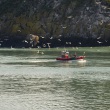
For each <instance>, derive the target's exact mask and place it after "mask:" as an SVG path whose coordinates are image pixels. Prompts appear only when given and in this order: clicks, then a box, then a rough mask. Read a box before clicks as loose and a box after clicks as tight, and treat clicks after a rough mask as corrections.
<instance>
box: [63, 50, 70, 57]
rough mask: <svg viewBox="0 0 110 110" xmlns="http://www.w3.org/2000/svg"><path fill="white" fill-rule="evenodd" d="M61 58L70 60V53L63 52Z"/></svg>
mask: <svg viewBox="0 0 110 110" xmlns="http://www.w3.org/2000/svg"><path fill="white" fill-rule="evenodd" d="M61 57H62V58H69V52H68V51H62V52H61Z"/></svg>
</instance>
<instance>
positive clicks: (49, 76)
mask: <svg viewBox="0 0 110 110" xmlns="http://www.w3.org/2000/svg"><path fill="white" fill-rule="evenodd" d="M67 49H68V50H69V51H70V53H71V54H74V52H77V54H78V55H82V54H83V53H84V52H85V56H86V59H85V60H86V62H78V61H69V62H60V61H56V60H55V58H56V57H57V56H59V55H60V51H61V50H64V48H54V49H0V110H109V109H110V47H94V48H67Z"/></svg>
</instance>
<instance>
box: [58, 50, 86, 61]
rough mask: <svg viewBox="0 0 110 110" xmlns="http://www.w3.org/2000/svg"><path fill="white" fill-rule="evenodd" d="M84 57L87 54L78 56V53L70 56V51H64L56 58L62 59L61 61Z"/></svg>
mask: <svg viewBox="0 0 110 110" xmlns="http://www.w3.org/2000/svg"><path fill="white" fill-rule="evenodd" d="M84 58H85V56H77V55H76V54H74V55H73V56H72V57H70V56H69V52H68V51H62V53H61V57H58V58H56V60H60V61H69V60H84Z"/></svg>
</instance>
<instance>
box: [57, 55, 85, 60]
mask: <svg viewBox="0 0 110 110" xmlns="http://www.w3.org/2000/svg"><path fill="white" fill-rule="evenodd" d="M84 58H85V57H84V56H79V57H69V58H62V57H59V58H56V60H61V61H68V60H81V59H84Z"/></svg>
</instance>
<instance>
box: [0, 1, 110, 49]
mask: <svg viewBox="0 0 110 110" xmlns="http://www.w3.org/2000/svg"><path fill="white" fill-rule="evenodd" d="M29 35H32V36H38V38H39V39H36V38H37V37H35V38H33V37H32V36H31V37H29ZM108 45H110V2H109V0H83V1H82V0H34V1H30V0H0V47H16V48H21V47H25V48H28V47H33V48H36V47H39V46H40V47H44V48H46V47H49V46H50V47H58V46H67V47H72V46H108Z"/></svg>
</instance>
